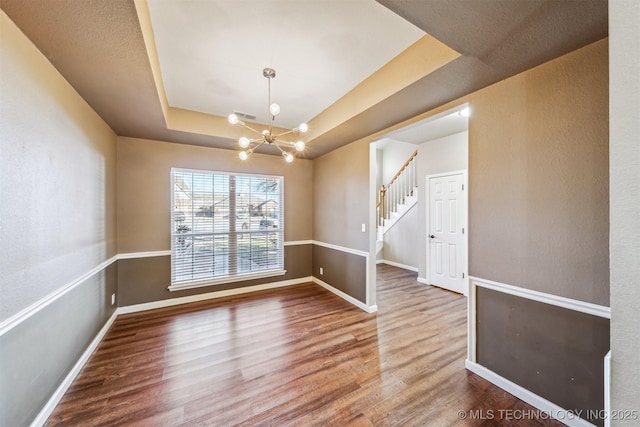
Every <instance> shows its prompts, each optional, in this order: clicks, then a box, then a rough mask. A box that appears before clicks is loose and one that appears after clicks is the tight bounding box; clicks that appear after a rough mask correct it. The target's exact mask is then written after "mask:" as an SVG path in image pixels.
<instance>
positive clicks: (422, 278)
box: [418, 277, 430, 285]
mask: <svg viewBox="0 0 640 427" xmlns="http://www.w3.org/2000/svg"><path fill="white" fill-rule="evenodd" d="M418 283H422V284H423V285H430V283H429V282H427V279H425V278H424V277H418Z"/></svg>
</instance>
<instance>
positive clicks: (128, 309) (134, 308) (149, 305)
mask: <svg viewBox="0 0 640 427" xmlns="http://www.w3.org/2000/svg"><path fill="white" fill-rule="evenodd" d="M311 282H313V278H312V277H311V276H308V277H300V278H298V279H290V280H281V281H279V282H272V283H263V284H261V285H254V286H245V287H243V288H234V289H227V290H224V291H215V292H208V293H206V294H198V295H190V296H186V297H179V298H171V299H166V300H161V301H153V302H146V303H142V304H135V305H127V306H124V307H120V308H119V309H118V313H119V314H126V313H136V312H138V311H146V310H153V309H155V308H163V307H171V306H173V305H179V304H187V303H190V302H196V301H204V300H208V299H214V298H222V297H228V296H232V295H240V294H246V293H249V292H256V291H264V290H266V289H275V288H282V287H284V286H293V285H300V284H302V283H311Z"/></svg>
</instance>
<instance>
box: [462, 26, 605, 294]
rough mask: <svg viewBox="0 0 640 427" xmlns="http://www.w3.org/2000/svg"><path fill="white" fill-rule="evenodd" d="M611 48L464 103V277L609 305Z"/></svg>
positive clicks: (590, 51) (598, 46) (583, 53)
mask: <svg viewBox="0 0 640 427" xmlns="http://www.w3.org/2000/svg"><path fill="white" fill-rule="evenodd" d="M608 82H609V80H608V48H607V40H606V39H605V40H601V41H599V42H596V43H594V44H592V45H589V46H586V47H584V48H582V49H579V50H577V51H575V52H572V53H570V54H568V55H565V56H563V57H561V58H558V59H556V60H554V61H551V62H549V63H546V64H543V65H541V66H539V67H536V68H534V69H532V70H529V71H527V72H525V73H522V74H519V75H517V76H515V77H512V78H510V79H507V80H505V81H503V82H500V83H497V84H495V85H493V86H490V87H488V88H486V89H484V90H482V91H479V92H477V93H475V94H473V95H472V96H471V101H470V104H471V109H472V116H471V118H470V121H469V186H470V190H469V205H470V223H469V230H470V234H469V245H470V247H469V254H470V255H469V262H470V264H469V267H470V268H469V274H470V275H472V276H477V277H481V278H484V279H490V280H494V281H498V282H503V283H507V284H512V285H516V286H522V287H525V288H529V289H534V290H537V291H541V292H548V293H551V294H554V295H560V296H565V297H569V298H575V299H578V300H582V301H587V302H592V303H597V304H603V305H608V304H609V241H608V238H609V207H608V201H609V189H608V185H609V163H608V144H609V135H608V132H609V126H608Z"/></svg>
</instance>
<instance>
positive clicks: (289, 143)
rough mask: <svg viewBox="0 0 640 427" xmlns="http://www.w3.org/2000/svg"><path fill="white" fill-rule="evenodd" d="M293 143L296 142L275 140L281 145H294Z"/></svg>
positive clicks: (275, 143) (287, 146) (276, 143)
mask: <svg viewBox="0 0 640 427" xmlns="http://www.w3.org/2000/svg"><path fill="white" fill-rule="evenodd" d="M293 144H295V143H294V142H293V141H277V140H276V141H274V145H279V146H281V147H286V148H289V147H293Z"/></svg>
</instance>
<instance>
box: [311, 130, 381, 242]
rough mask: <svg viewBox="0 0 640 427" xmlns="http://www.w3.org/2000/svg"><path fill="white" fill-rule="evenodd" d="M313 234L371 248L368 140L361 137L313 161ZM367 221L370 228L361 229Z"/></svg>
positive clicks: (328, 240) (328, 239) (334, 240)
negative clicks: (369, 233) (365, 230)
mask: <svg viewBox="0 0 640 427" xmlns="http://www.w3.org/2000/svg"><path fill="white" fill-rule="evenodd" d="M313 166H314V169H313V206H314V211H313V238H314V239H315V240H318V241H320V242H324V243H331V244H334V245H338V246H344V247H347V248H351V249H357V250H361V251H369V235H368V231H369V230H368V228H369V227H368V224H369V202H368V198H369V143H368V141H365V140H362V141H359V142H356V143H352V144H349V145H346V146H344V147H341V148H339V149H337V150H335V151H332V152H331V153H328V154H325V155H324V156H322V157H320V158H317V159H315V160H314V161H313ZM362 224H367V232H365V233H363V232H362V229H361V227H362Z"/></svg>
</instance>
